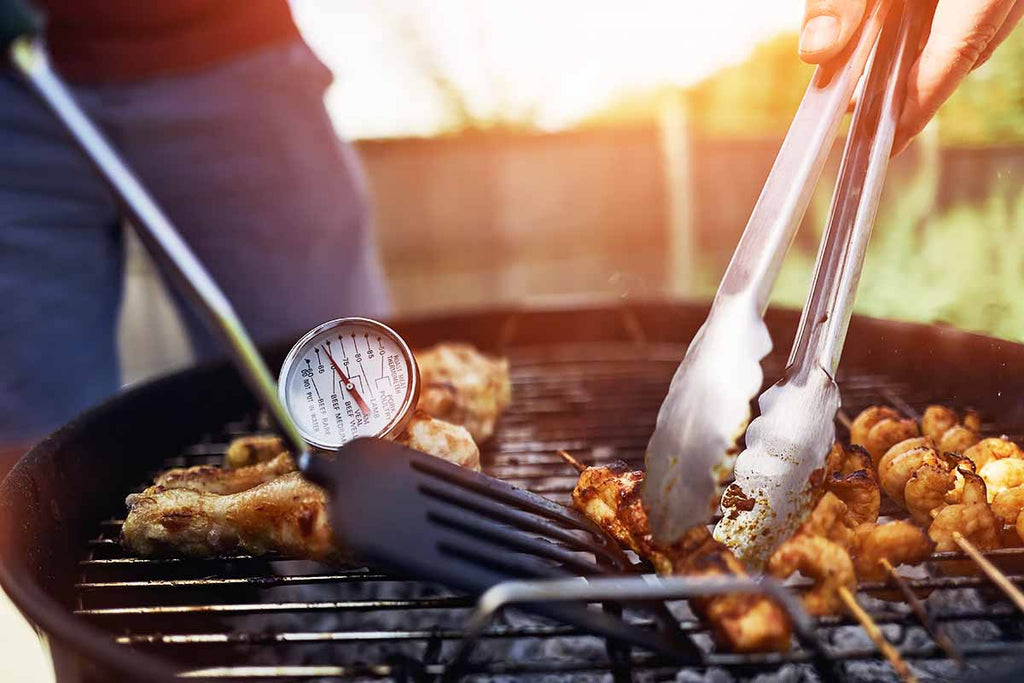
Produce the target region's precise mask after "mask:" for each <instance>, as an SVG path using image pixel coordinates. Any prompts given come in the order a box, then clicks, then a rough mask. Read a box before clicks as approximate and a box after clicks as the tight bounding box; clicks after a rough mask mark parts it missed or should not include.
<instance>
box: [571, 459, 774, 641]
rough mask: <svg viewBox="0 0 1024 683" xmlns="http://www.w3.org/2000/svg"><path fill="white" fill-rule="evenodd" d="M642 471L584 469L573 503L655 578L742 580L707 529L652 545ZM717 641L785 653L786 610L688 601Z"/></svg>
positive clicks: (746, 598)
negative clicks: (723, 577)
mask: <svg viewBox="0 0 1024 683" xmlns="http://www.w3.org/2000/svg"><path fill="white" fill-rule="evenodd" d="M643 477H644V473H643V472H641V471H639V470H630V469H629V467H628V466H627V465H626V464H625V463H622V462H617V463H614V464H612V465H606V466H601V467H588V468H586V469H585V470H584V471H583V472H582V473H581V474H580V478H579V481H578V482H577V484H576V488H575V489H574V490H573V493H572V499H573V505H574V506H575V507H576V509H577V510H579V511H580V512H582V513H583V514H585V515H586V516H587V517H588V518H590V519H591V520H592V521H593V522H595V523H596V524H597V525H598V526H600V527H601V528H602V529H604V530H605V531H607V532H608V534H609V535H611V536H612V537H614V538H615V539H616V540H618V541H619V542H620V543H622V544H623V545H625V546H627V547H628V548H630V549H631V550H633V551H634V552H635V553H637V554H638V555H640V556H641V557H643V558H645V559H647V560H648V561H650V562H651V564H652V565H654V568H655V570H656V571H657V572H658V573H659V574H677V575H686V576H721V575H730V574H732V575H738V576H745V575H746V570H745V569H744V568H743V565H742V564H741V563H740V562H739V560H737V559H736V557H735V556H734V555H733V554H732V553H731V552H730V551H729V549H728V548H726V547H725V546H723V545H721V544H720V543H718V542H717V541H715V540H714V539H713V538H712V537H711V533H710V532H709V531H708V529H707V528H706V527H703V526H698V527H694V528H693V529H691V530H690V531H689V532H688V533H687V534H686V535H685V536H684V537H683V539H682V540H681V541H680V542H679V543H677V544H676V545H673V546H671V547H661V546H658V545H657V544H655V542H654V540H653V537H652V536H651V530H650V526H649V524H648V520H647V514H646V513H645V512H644V509H643V505H642V503H641V501H640V484H641V483H642V482H643ZM691 604H692V605H693V608H694V610H695V611H696V612H697V613H698V614H700V615H701V616H702V617H703V618H704V619H705V620H706V621H707V623H708V624H709V625H710V626H711V629H712V633H713V634H714V636H715V639H716V640H717V641H718V642H719V643H720V644H722V645H723V646H725V647H728V648H729V649H731V650H733V651H735V652H763V651H783V650H788V649H789V646H790V632H791V626H790V623H789V620H788V618H787V617H786V614H785V612H784V611H783V610H782V608H781V607H779V606H778V605H777V604H775V603H774V602H773V601H771V600H769V599H768V598H765V597H763V596H760V595H753V594H734V595H721V596H715V597H710V598H700V599H693V600H691Z"/></svg>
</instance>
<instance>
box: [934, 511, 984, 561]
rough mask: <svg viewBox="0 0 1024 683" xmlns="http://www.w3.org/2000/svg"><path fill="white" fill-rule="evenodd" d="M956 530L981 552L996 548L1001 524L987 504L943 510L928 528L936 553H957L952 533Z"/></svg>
mask: <svg viewBox="0 0 1024 683" xmlns="http://www.w3.org/2000/svg"><path fill="white" fill-rule="evenodd" d="M954 531H959V532H960V534H961V535H963V536H964V538H966V539H967V540H968V541H970V542H971V543H973V544H974V545H976V546H977V547H978V548H979V549H981V550H992V549H994V548H998V547H999V539H1000V532H1001V531H1002V524H1000V522H999V518H998V517H996V516H995V514H993V512H992V510H991V509H990V508H989V506H988V504H986V503H971V504H966V503H958V504H957V505H950V506H947V507H944V508H943V509H942V510H940V511H939V513H938V514H937V515H935V519H933V520H932V523H931V526H929V527H928V537H929V538H931V539H932V541H934V542H935V549H936V550H937V551H939V552H948V551H952V550H957V549H958V546H957V544H956V541H954V540H953V532H954Z"/></svg>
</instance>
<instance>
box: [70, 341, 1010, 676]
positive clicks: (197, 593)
mask: <svg viewBox="0 0 1024 683" xmlns="http://www.w3.org/2000/svg"><path fill="white" fill-rule="evenodd" d="M510 358H511V361H512V379H513V387H514V389H513V402H512V405H511V406H510V408H509V410H508V411H507V413H506V414H505V415H504V417H503V418H502V421H501V423H500V425H499V429H498V432H497V434H496V435H495V438H494V439H493V440H492V441H491V442H490V443H489V444H487V446H486V447H485V448H484V466H485V470H486V471H487V472H488V473H490V474H492V475H494V476H496V477H499V478H501V479H504V480H506V481H509V482H511V483H513V484H515V485H518V486H522V487H525V488H528V489H531V490H533V491H536V492H539V493H543V494H545V495H547V496H549V497H550V498H552V499H554V500H556V501H558V502H561V503H568V502H569V500H570V493H571V490H572V487H573V485H574V484H575V481H576V475H575V473H574V472H573V471H572V470H571V469H570V468H569V467H568V466H567V465H566V464H565V463H564V462H563V461H562V460H561V459H560V458H559V457H558V456H557V455H556V451H557V450H558V449H565V450H567V451H570V452H572V453H573V454H574V455H575V456H576V457H577V458H579V459H580V460H583V461H584V462H587V463H588V464H593V463H602V462H607V461H610V460H616V459H621V460H625V461H627V462H629V463H631V464H634V465H637V466H639V465H640V464H641V462H642V458H643V450H644V448H645V446H646V442H647V439H648V437H649V435H650V433H651V430H652V429H653V426H654V420H655V416H656V414H657V410H658V406H659V404H660V402H661V400H662V398H663V397H664V394H665V391H666V389H667V386H668V382H669V380H670V379H671V377H672V373H673V372H674V371H675V368H676V366H677V364H678V362H679V360H680V349H678V348H677V347H676V346H675V345H659V344H644V345H638V344H625V343H601V344H585V345H581V344H578V345H571V346H561V347H544V348H539V347H538V348H536V349H530V348H525V349H519V350H517V351H515V352H514V353H512V354H510ZM779 371H780V368H779V367H771V366H768V367H766V375H767V376H768V377H772V376H776V375H777V374H778V372H779ZM840 384H841V386H842V389H843V403H844V406H845V408H846V410H847V411H848V412H849V413H850V414H856V412H857V411H859V410H860V409H861V408H863V407H865V406H867V405H870V404H872V403H880V402H884V403H890V404H893V405H896V406H897V407H900V408H903V409H904V410H905V411H916V412H920V411H921V410H923V408H924V406H925V405H927V404H928V403H932V402H943V397H936V396H924V395H921V394H920V393H919V392H916V391H915V390H914V388H913V387H910V386H904V385H901V384H898V383H894V382H892V381H890V380H888V379H887V378H886V377H882V376H872V375H858V376H848V377H845V378H843V377H841V379H840ZM255 427H256V425H255V421H254V420H250V421H247V422H241V423H233V424H228V425H225V427H224V430H223V432H222V433H220V434H215V435H211V436H209V437H208V438H207V439H205V440H204V441H203V442H202V443H198V444H196V445H194V446H192V447H191V448H188V449H187V450H186V451H185V452H183V453H181V454H180V455H179V456H177V457H174V458H170V459H168V460H167V461H165V462H164V463H163V467H164V468H166V467H175V466H189V465H196V464H201V463H218V462H220V460H221V458H222V454H223V451H224V449H225V447H226V445H227V442H228V441H229V440H230V439H231V438H233V437H235V436H238V435H241V434H246V433H252V432H253V431H255ZM984 428H985V430H986V432H987V433H1006V434H1009V435H1011V436H1013V435H1020V434H1022V433H1024V429H1022V427H1021V425H1007V424H986V425H984ZM154 474H155V473H154ZM142 484H143V483H142V482H140V487H141V485H142ZM125 493H126V494H127V493H128V492H127V491H126V492H125ZM886 513H888V514H896V511H895V510H894V509H888V510H887V509H883V514H886ZM120 524H121V520H120V519H109V520H106V521H104V522H102V523H101V524H100V526H99V529H98V531H97V534H96V536H95V538H94V539H93V540H91V541H90V543H89V547H88V549H87V554H86V556H85V559H83V560H82V561H81V563H80V566H81V575H80V582H79V583H78V585H77V595H78V605H77V606H78V609H77V610H76V613H77V614H79V615H82V616H85V617H87V618H89V619H90V620H93V621H94V622H95V623H97V624H99V625H101V626H102V627H104V628H106V629H108V630H109V631H111V632H112V634H113V637H115V638H116V640H117V642H118V643H121V644H123V645H124V646H126V647H134V648H140V649H144V650H146V651H151V652H155V653H158V654H160V655H163V656H165V657H168V658H171V659H175V660H177V661H181V662H185V663H186V664H187V665H188V666H190V667H192V670H193V671H195V672H201V673H202V674H203V675H204V676H212V677H224V678H231V679H273V678H288V679H296V678H299V679H301V678H308V679H313V678H315V679H331V678H347V677H395V678H405V677H413V678H415V677H418V676H421V675H428V676H430V675H440V674H443V673H444V672H445V666H446V663H447V662H449V661H450V657H451V656H452V654H453V652H454V649H455V646H456V644H457V642H458V640H459V639H460V638H461V636H462V631H461V627H462V624H463V621H464V619H465V617H466V616H467V614H468V608H469V607H471V606H472V604H473V602H472V600H470V599H469V598H466V597H464V596H460V595H454V594H452V593H451V592H449V591H447V590H446V589H444V588H441V587H437V586H429V585H423V584H417V583H411V582H407V581H400V580H396V579H394V578H392V577H389V576H387V575H385V574H383V573H380V572H378V571H375V570H373V569H368V568H361V567H346V568H334V567H332V568H328V567H324V566H322V565H317V564H314V563H310V562H305V561H295V560H288V559H287V558H281V557H250V556H236V557H226V558H220V559H216V560H202V561H196V560H180V559H153V560H147V559H139V558H134V557H128V556H126V555H125V554H124V553H123V552H122V550H121V548H120V546H119V545H118V543H117V540H116V539H117V536H118V532H119V528H120ZM988 555H989V556H990V557H991V558H993V560H998V561H999V562H1000V563H1002V565H1003V566H1004V568H1006V569H1007V571H1009V572H1010V574H1011V579H1013V580H1014V581H1017V582H1022V581H1024V549H1022V548H1012V549H1004V550H999V551H995V552H992V553H988ZM960 560H963V556H962V555H960V554H958V553H944V554H937V555H935V556H934V557H933V562H932V563H931V565H930V566H931V570H930V572H929V573H928V574H927V575H924V574H922V575H921V576H920V577H919V578H915V579H913V580H911V581H910V584H911V585H912V586H913V588H914V589H915V591H916V592H918V594H919V595H921V596H926V595H929V594H930V593H932V592H934V593H935V594H934V596H933V597H932V598H931V599H930V600H929V606H930V607H931V609H932V611H933V618H934V619H935V620H936V621H937V622H938V623H940V624H942V625H943V626H944V628H946V629H947V631H948V632H949V634H950V635H951V636H952V637H954V638H955V639H956V640H957V642H958V644H959V645H960V647H961V648H962V651H963V654H964V656H965V657H966V658H967V660H968V662H969V664H970V665H971V666H977V665H983V664H987V663H990V662H992V661H993V660H994V659H999V658H1003V657H1009V656H1021V655H1024V632H1022V629H1021V625H1020V616H1019V613H1018V612H1016V611H1015V609H1014V608H1013V606H1012V605H1011V604H1010V603H1009V602H1007V601H1005V600H1002V599H1000V597H999V596H998V595H997V594H996V593H995V592H994V591H992V590H991V589H990V585H989V583H988V582H987V581H986V580H985V579H984V578H982V577H980V576H977V575H950V574H951V572H949V571H945V572H943V571H941V569H942V568H943V567H945V568H946V569H947V570H948V569H949V568H952V567H954V565H953V564H951V562H954V561H960ZM859 588H860V595H861V599H862V600H863V601H864V604H865V606H866V607H867V609H868V612H869V613H871V614H872V616H873V617H874V618H875V619H876V620H877V621H878V622H879V623H880V624H882V625H883V629H884V631H885V633H886V635H887V637H888V638H889V639H890V640H891V641H892V642H893V643H894V644H896V645H897V646H898V647H899V649H900V651H901V653H902V654H903V656H904V657H905V658H906V659H908V660H910V661H912V662H914V663H915V664H917V665H919V666H922V667H923V668H925V669H927V668H928V667H929V666H934V667H937V668H936V671H937V672H938V673H952V672H953V669H952V668H951V667H952V664H951V663H949V662H948V661H941V660H942V657H943V654H942V651H941V650H940V649H939V648H938V647H936V646H935V644H934V643H933V642H932V641H931V639H930V638H929V637H928V636H927V634H926V632H925V631H924V630H923V629H922V628H920V626H919V625H918V624H917V622H916V620H915V617H914V615H913V613H912V612H911V611H910V610H909V608H907V606H906V605H904V604H901V603H896V602H883V601H881V600H875V599H872V597H871V596H875V595H879V594H881V593H882V591H883V590H884V589H886V588H887V586H885V585H884V584H866V583H865V584H861V586H860V587H859ZM627 618H633V619H635V620H636V619H638V618H637V617H631V616H630V615H628V613H627ZM680 622H681V626H682V628H683V630H684V631H686V632H689V633H691V634H694V636H695V637H696V639H697V641H698V642H699V643H700V644H701V645H702V646H704V649H705V655H704V657H703V659H702V660H701V661H695V662H693V668H694V669H695V670H701V671H703V670H708V669H712V668H723V669H726V670H729V671H731V672H732V673H734V674H736V675H738V676H749V675H751V674H753V673H756V672H768V671H776V670H779V669H780V667H785V666H793V665H796V666H804V665H805V664H804V663H806V662H807V661H808V660H809V658H810V655H809V653H808V652H806V651H805V650H802V649H796V650H794V651H792V652H790V653H786V654H764V655H736V654H728V653H720V652H714V651H713V648H712V647H711V646H710V639H709V638H708V636H707V633H706V629H705V627H704V625H703V624H701V623H700V622H699V621H698V620H696V619H694V618H693V617H692V615H691V614H689V613H688V611H686V609H685V607H683V606H680ZM819 626H820V629H821V633H822V637H823V638H824V640H825V642H826V643H828V644H829V647H830V649H831V651H832V654H833V655H834V656H835V657H836V658H837V659H838V660H840V661H841V662H843V666H845V667H846V673H847V674H849V675H852V676H854V677H857V676H862V677H864V678H865V679H870V678H876V677H878V676H886V675H889V672H888V670H887V668H886V665H885V664H884V663H882V662H881V660H880V658H879V655H878V654H877V652H876V651H875V649H874V648H873V647H872V646H871V644H870V642H869V641H868V640H867V638H866V637H864V636H863V634H861V633H860V630H859V627H857V626H855V625H854V622H853V621H851V620H850V619H847V618H841V617H834V618H824V619H821V620H820V621H819ZM611 652H613V653H614V650H612V651H611ZM613 660H614V661H613ZM807 666H809V665H807ZM858 667H860V668H858ZM677 669H678V666H677V665H671V664H669V663H668V662H666V661H664V660H661V659H659V658H656V657H653V656H650V655H648V654H646V653H641V652H634V653H632V654H631V655H629V656H628V657H626V658H625V659H623V660H622V661H618V659H615V658H614V656H613V655H609V650H608V649H607V648H606V647H605V644H604V643H603V642H602V641H600V640H599V639H597V638H594V637H591V636H587V635H584V634H580V633H578V632H576V631H574V630H573V629H572V628H568V627H564V626H561V625H557V624H552V623H549V622H544V621H541V620H539V619H535V618H532V617H528V616H525V615H521V614H518V613H515V612H511V613H508V614H505V615H503V617H502V618H501V619H500V620H499V621H497V622H496V623H495V624H494V625H493V626H492V627H490V628H489V629H488V630H487V632H486V633H485V635H484V642H483V644H482V645H481V647H480V648H479V649H478V650H477V654H476V655H475V656H474V663H473V665H472V668H471V671H474V672H476V673H478V674H481V675H485V677H486V676H495V677H498V676H508V675H515V676H519V677H525V676H543V675H550V674H564V675H568V674H573V675H576V674H584V673H593V674H595V675H604V676H606V675H607V673H608V672H609V671H612V672H614V673H615V674H616V676H617V677H620V678H622V677H628V676H629V675H630V674H637V675H638V676H640V677H651V678H660V677H662V676H671V675H672V672H673V671H676V670H677Z"/></svg>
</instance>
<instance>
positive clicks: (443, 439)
mask: <svg viewBox="0 0 1024 683" xmlns="http://www.w3.org/2000/svg"><path fill="white" fill-rule="evenodd" d="M395 442H396V443H399V444H401V445H403V446H405V447H406V448H411V449H413V450H415V451H420V452H421V453H426V454H427V455H434V456H437V457H438V458H441V459H442V460H447V461H448V462H453V463H455V464H456V465H461V466H462V467H468V468H469V469H471V470H476V471H477V472H479V471H480V449H479V448H478V447H477V445H476V442H475V441H473V437H472V436H471V435H470V433H469V431H467V430H466V428H465V427H461V426H459V425H456V424H451V423H450V422H445V421H444V420H438V419H435V418H433V417H431V416H430V415H428V414H427V413H425V412H423V411H422V410H417V411H415V412H414V413H413V416H412V417H411V418H410V419H409V423H408V424H406V426H405V429H404V430H403V431H402V433H401V434H399V435H398V436H397V437H395ZM285 453H287V451H286V450H285V447H284V442H283V441H281V439H279V438H278V437H276V436H270V437H268V436H243V437H240V438H238V439H235V440H234V441H232V442H231V445H229V446H228V450H227V453H225V456H224V462H225V464H226V465H227V466H228V467H234V468H238V469H237V471H238V472H239V473H241V472H242V470H244V469H246V468H254V469H252V470H250V471H249V472H248V473H246V475H244V476H248V477H253V476H254V475H255V474H256V473H264V472H266V473H268V474H269V470H268V468H270V470H273V469H275V468H276V469H281V467H282V466H283V465H282V464H280V463H279V464H278V465H277V466H275V467H271V465H270V463H272V462H273V463H277V462H278V456H280V455H281V454H285ZM288 460H289V461H290V460H291V458H288ZM243 462H244V463H247V464H246V465H241V464H240V463H243ZM293 469H295V467H294V464H293V466H292V467H291V468H289V469H284V470H282V471H278V473H277V474H283V473H284V472H290V471H291V470H293ZM207 473H209V474H207ZM239 476H240V478H241V477H242V475H241V474H240V475H239ZM275 476H276V475H275ZM206 477H210V478H218V477H224V478H229V477H228V475H227V474H226V473H225V472H224V471H223V470H221V468H218V467H214V466H212V465H199V466H197V467H190V468H188V469H187V470H186V469H173V470H168V471H167V472H165V473H164V474H162V475H161V476H160V477H159V478H158V479H157V480H156V483H157V484H161V485H164V486H166V487H167V488H183V487H188V488H198V489H200V490H203V491H207V490H209V491H210V492H211V493H232V492H233V491H228V490H225V491H214V490H212V489H209V488H206V485H205V484H204V483H202V480H203V479H205V478H206ZM165 478H166V479H168V480H170V482H171V483H170V484H168V482H167V481H163V480H164V479H165ZM270 478H272V477H269V476H268V477H266V479H270ZM176 482H181V483H180V484H177V485H175V484H176ZM258 483H260V482H259V481H256V482H255V483H254V484H253V486H255V485H256V484H258ZM234 490H235V491H241V490H244V488H235V489H234Z"/></svg>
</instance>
